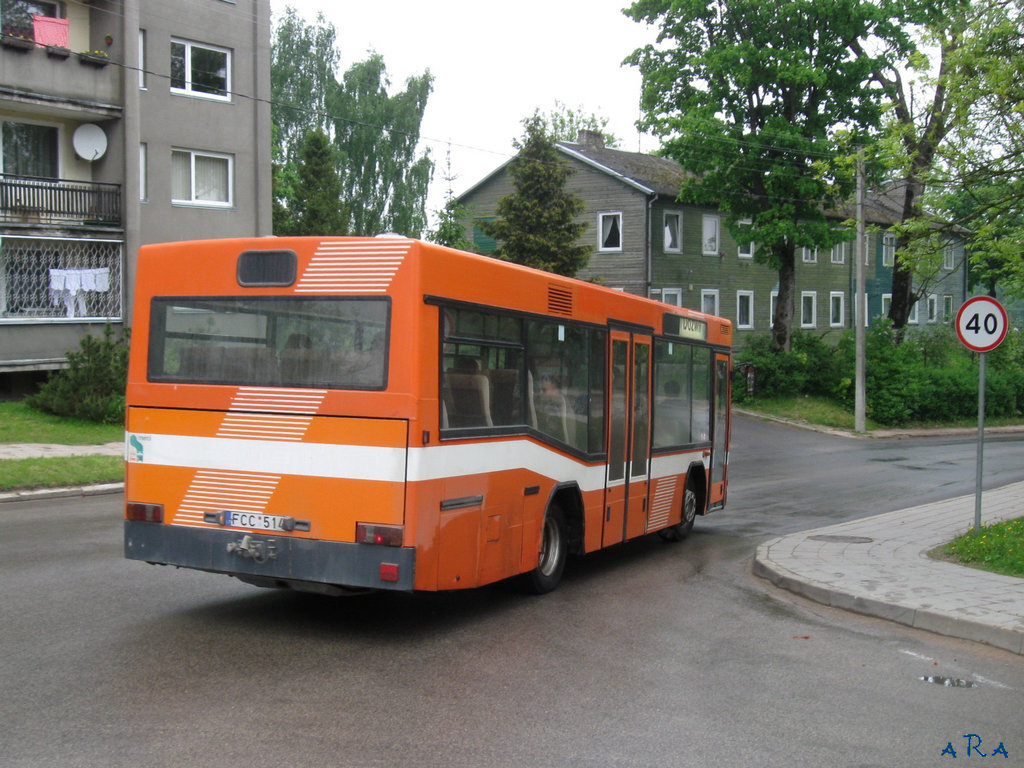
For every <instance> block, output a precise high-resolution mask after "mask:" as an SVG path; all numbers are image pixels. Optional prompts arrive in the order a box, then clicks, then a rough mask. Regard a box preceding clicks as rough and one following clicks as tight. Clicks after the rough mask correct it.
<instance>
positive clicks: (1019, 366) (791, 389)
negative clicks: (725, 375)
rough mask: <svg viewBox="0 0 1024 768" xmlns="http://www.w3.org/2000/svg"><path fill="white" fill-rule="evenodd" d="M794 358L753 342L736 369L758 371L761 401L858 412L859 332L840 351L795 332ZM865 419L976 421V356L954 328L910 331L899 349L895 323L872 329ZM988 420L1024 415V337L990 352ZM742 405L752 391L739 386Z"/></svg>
mask: <svg viewBox="0 0 1024 768" xmlns="http://www.w3.org/2000/svg"><path fill="white" fill-rule="evenodd" d="M791 346H792V351H790V352H774V351H773V350H772V345H771V338H770V337H769V336H768V335H767V334H765V335H762V336H757V337H752V338H751V339H750V340H749V341H748V342H747V344H746V346H744V348H743V349H742V350H741V351H740V352H739V354H738V355H737V363H740V364H742V363H750V364H753V365H754V366H756V370H757V374H756V381H757V385H756V390H755V398H757V397H764V398H775V397H780V396H781V397H787V396H790V397H791V396H794V395H814V396H819V397H830V398H833V399H835V400H836V401H838V402H839V403H840V404H842V405H843V406H844V407H846V408H848V409H850V410H852V409H853V407H854V366H855V360H854V355H855V351H854V350H855V347H854V332H853V331H852V330H851V331H847V332H846V333H845V334H844V335H843V337H842V338H841V339H840V341H839V343H838V344H837V346H836V347H835V348H833V347H830V346H829V345H828V344H826V343H825V342H823V341H822V340H821V339H820V338H818V337H816V336H812V335H810V334H806V333H794V335H793V341H792V345H791ZM865 354H866V360H865V399H866V407H867V416H868V417H869V418H871V419H872V420H874V421H875V422H878V423H879V424H885V425H889V426H899V425H903V424H908V423H928V422H949V421H956V420H964V419H970V418H972V417H976V416H977V413H978V359H977V358H978V356H977V355H976V354H975V353H972V352H969V351H968V350H967V349H966V348H965V347H964V346H963V344H961V343H960V341H959V339H957V337H956V333H955V331H954V330H953V328H952V327H951V326H949V325H929V326H925V327H920V328H909V329H906V331H905V333H904V336H903V342H902V343H897V334H896V333H895V331H894V329H893V327H892V323H891V322H890V321H888V320H879V321H877V322H875V323H873V325H872V326H871V328H869V329H868V330H867V335H866V344H865ZM989 356H990V357H989V360H988V365H987V374H986V388H985V413H986V416H991V417H1011V418H1012V417H1015V416H1020V415H1022V413H1024V337H1022V334H1021V333H1020V332H1019V331H1011V332H1010V333H1009V334H1008V335H1007V338H1006V340H1005V341H1004V343H1003V345H1002V346H1000V347H999V349H997V350H995V351H994V352H991V353H989ZM734 396H735V398H736V401H737V402H743V401H744V400H747V399H748V397H747V395H746V387H745V386H743V384H742V383H741V382H739V381H737V386H736V387H734Z"/></svg>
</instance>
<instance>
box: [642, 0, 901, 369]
mask: <svg viewBox="0 0 1024 768" xmlns="http://www.w3.org/2000/svg"><path fill="white" fill-rule="evenodd" d="M626 14H627V15H628V16H630V17H631V18H632V19H634V20H635V21H644V22H647V23H648V24H652V25H656V26H657V27H658V29H659V32H658V39H657V43H656V44H651V45H648V46H646V47H644V48H641V49H639V50H637V51H635V52H634V53H633V54H632V55H631V56H630V57H629V59H627V61H628V62H629V63H632V64H634V65H636V66H638V67H639V68H640V72H641V74H642V76H643V94H642V99H641V105H642V109H643V118H642V120H641V124H642V126H643V127H645V128H647V129H649V130H651V131H652V132H654V133H655V135H658V136H660V137H662V140H663V145H662V152H663V153H664V154H665V155H667V156H668V157H670V158H672V159H673V160H676V161H677V162H679V163H680V164H681V165H682V166H683V167H684V168H685V169H686V170H687V171H689V172H690V173H692V174H693V176H692V178H691V179H690V180H689V181H687V182H686V183H685V184H684V186H683V188H682V191H681V194H680V199H681V200H682V201H684V202H688V203H691V204H698V205H714V206H717V207H718V208H719V209H720V210H721V211H722V212H723V213H724V214H725V217H726V224H727V225H728V226H729V227H730V229H731V230H732V231H733V232H735V233H736V235H737V237H738V239H740V240H742V241H752V242H756V243H758V246H759V247H758V248H757V250H756V251H755V259H756V260H757V261H759V262H761V263H763V264H767V265H769V266H770V267H771V268H772V269H775V270H777V271H778V274H779V293H778V301H777V304H776V313H775V317H774V318H773V325H772V339H773V343H774V345H775V348H776V349H787V350H788V349H789V343H790V336H791V326H792V319H793V311H794V297H795V253H796V249H797V248H798V247H801V246H803V247H820V248H829V247H831V246H832V245H834V244H835V243H836V242H838V241H839V240H842V239H846V237H847V236H846V235H844V234H843V233H841V232H839V231H837V230H836V229H835V228H834V224H833V223H832V222H831V221H830V220H829V218H827V216H826V211H828V210H829V209H830V208H832V207H833V206H835V205H836V204H838V203H841V202H845V201H846V200H847V198H848V197H849V196H850V194H851V193H852V190H853V182H854V177H853V175H852V174H849V173H845V172H843V171H842V168H841V166H840V165H839V164H837V163H834V162H832V160H833V158H834V157H835V156H836V154H837V141H838V136H839V134H840V132H841V131H843V130H845V131H847V132H848V133H849V134H850V136H851V139H852V140H853V141H854V142H857V141H864V140H865V139H866V138H867V135H868V134H869V133H870V132H871V131H873V130H874V129H876V127H877V126H878V125H879V123H880V120H881V108H880V102H881V98H880V97H881V93H880V90H881V89H880V86H878V85H877V84H870V83H868V81H869V79H870V78H869V76H870V73H871V72H872V70H873V68H878V67H882V66H884V65H885V64H886V63H887V62H888V57H890V56H892V55H893V52H894V51H898V50H901V49H902V46H903V36H902V34H901V33H900V32H899V30H898V29H897V28H896V27H894V26H893V25H892V24H891V23H890V22H889V20H888V19H887V18H886V17H885V16H884V14H883V13H882V12H881V10H880V8H879V5H878V4H877V3H875V2H868V1H867V0H840V1H838V2H829V3H822V2H815V1H814V0H796V1H794V2H786V3H763V2H760V0H712V2H704V1H702V0H637V2H634V3H633V5H632V6H631V7H630V8H628V9H627V10H626ZM874 36H881V37H883V38H884V39H886V40H891V41H892V44H891V45H890V46H889V47H883V48H881V52H880V53H879V55H878V59H880V60H878V61H876V59H875V58H872V57H870V56H867V55H864V56H852V55H851V54H850V46H851V45H852V44H853V43H854V42H855V41H860V40H866V39H869V38H872V37H874Z"/></svg>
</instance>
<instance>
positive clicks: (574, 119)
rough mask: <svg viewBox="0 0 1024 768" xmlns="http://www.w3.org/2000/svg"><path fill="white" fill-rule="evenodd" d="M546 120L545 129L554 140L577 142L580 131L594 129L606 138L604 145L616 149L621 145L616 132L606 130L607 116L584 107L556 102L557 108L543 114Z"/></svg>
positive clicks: (542, 116)
mask: <svg viewBox="0 0 1024 768" xmlns="http://www.w3.org/2000/svg"><path fill="white" fill-rule="evenodd" d="M541 118H542V119H543V120H544V125H545V129H546V130H547V132H548V134H549V135H550V136H551V138H552V139H553V140H554V141H567V142H570V143H572V142H575V141H576V140H577V139H578V138H579V135H580V131H581V130H584V131H594V132H595V133H599V134H601V136H602V137H603V138H604V145H605V146H606V147H610V148H611V149H615V148H617V147H618V146H619V139H618V137H616V136H615V134H614V133H611V132H609V131H607V130H606V128H607V127H608V118H607V117H598V116H597V115H596V114H594V113H593V112H591V113H590V114H589V115H588V114H587V113H586V112H585V111H584V110H583V107H576V108H575V109H573V108H572V107H567V106H566V105H565V104H563V103H562V102H560V101H556V102H555V108H554V109H552V110H551V111H550V112H547V113H545V114H542V115H541Z"/></svg>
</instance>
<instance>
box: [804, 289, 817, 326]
mask: <svg viewBox="0 0 1024 768" xmlns="http://www.w3.org/2000/svg"><path fill="white" fill-rule="evenodd" d="M807 299H810V300H811V311H810V318H808V317H807V315H808V313H807V311H806V304H805V302H806V300H807ZM800 327H801V328H817V327H818V292H817V291H800Z"/></svg>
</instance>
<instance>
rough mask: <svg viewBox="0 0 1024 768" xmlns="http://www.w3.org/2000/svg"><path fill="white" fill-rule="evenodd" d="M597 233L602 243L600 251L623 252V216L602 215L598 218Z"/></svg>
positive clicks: (616, 214)
mask: <svg viewBox="0 0 1024 768" xmlns="http://www.w3.org/2000/svg"><path fill="white" fill-rule="evenodd" d="M597 231H598V237H600V238H601V239H600V242H599V243H598V250H599V251H621V250H622V214H621V213H601V214H598V216H597Z"/></svg>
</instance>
